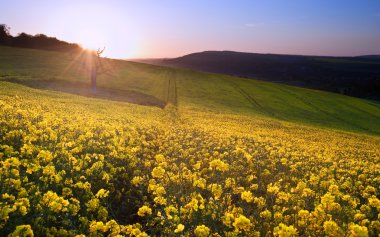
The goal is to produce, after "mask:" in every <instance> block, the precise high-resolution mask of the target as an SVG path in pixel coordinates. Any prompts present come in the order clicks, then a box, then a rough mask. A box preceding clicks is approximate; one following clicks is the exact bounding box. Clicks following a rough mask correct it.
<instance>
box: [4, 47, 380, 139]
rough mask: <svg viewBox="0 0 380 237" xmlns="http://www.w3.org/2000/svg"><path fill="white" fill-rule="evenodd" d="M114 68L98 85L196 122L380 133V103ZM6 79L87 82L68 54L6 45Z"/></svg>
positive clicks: (167, 71)
mask: <svg viewBox="0 0 380 237" xmlns="http://www.w3.org/2000/svg"><path fill="white" fill-rule="evenodd" d="M112 65H113V72H112V73H113V74H114V76H109V75H105V76H101V77H100V78H99V86H101V87H109V88H118V89H128V90H136V91H139V92H143V93H146V94H150V95H153V96H156V97H157V98H159V99H162V100H165V101H172V102H175V103H176V104H177V105H178V109H179V112H180V115H181V116H182V117H183V118H184V119H191V117H192V116H194V113H195V112H200V113H204V114H205V115H206V117H207V114H208V113H209V116H211V115H212V114H218V113H223V114H225V115H228V114H229V115H231V116H234V115H242V116H246V117H247V118H250V119H252V118H255V119H256V120H255V121H258V119H261V120H262V119H264V120H267V121H270V122H271V123H276V121H290V122H296V123H298V124H300V123H301V124H305V125H308V124H311V125H316V126H322V127H328V128H333V129H341V130H346V131H353V132H362V133H367V134H372V135H379V134H380V105H379V104H377V103H374V102H370V101H366V100H361V99H356V98H351V97H347V96H341V95H337V94H332V93H327V92H320V91H315V90H308V89H302V88H296V87H290V86H284V85H278V84H273V83H267V82H261V81H256V80H248V79H242V78H234V77H229V76H222V75H217V74H210V73H201V72H195V71H191V70H184V69H171V68H165V67H159V66H152V65H144V64H140V63H133V62H124V61H117V60H113V61H112ZM1 78H21V79H26V80H38V79H52V80H54V79H60V80H74V81H88V79H87V76H86V73H85V72H84V71H83V70H81V69H80V66H78V64H76V63H73V60H72V58H71V57H70V55H68V54H61V53H56V52H46V51H38V50H28V49H17V48H7V47H0V79H1ZM210 112H211V113H210ZM251 121H253V120H251Z"/></svg>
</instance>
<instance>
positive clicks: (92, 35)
mask: <svg viewBox="0 0 380 237" xmlns="http://www.w3.org/2000/svg"><path fill="white" fill-rule="evenodd" d="M78 41H79V43H80V44H81V45H82V47H83V48H85V49H90V50H96V49H99V48H103V47H106V46H107V45H106V44H107V42H106V38H105V36H104V34H102V33H101V32H100V31H99V30H96V29H85V30H82V31H81V32H80V34H79V39H78Z"/></svg>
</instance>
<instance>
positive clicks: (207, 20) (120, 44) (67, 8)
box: [0, 0, 380, 58]
mask: <svg viewBox="0 0 380 237" xmlns="http://www.w3.org/2000/svg"><path fill="white" fill-rule="evenodd" d="M0 23H2V24H7V25H8V26H10V27H11V33H12V34H13V35H17V34H18V33H20V32H26V33H29V34H37V33H43V34H46V35H49V36H54V37H57V38H59V39H61V40H65V41H68V42H75V43H79V44H82V45H83V46H84V47H86V48H92V49H96V48H103V47H104V46H105V47H106V51H105V54H106V56H108V57H113V58H154V57H177V56H181V55H184V54H187V53H192V52H199V51H204V50H234V51H244V52H258V53H281V54H307V55H340V56H352V55H363V54H380V30H379V29H380V28H379V26H380V1H373V0H361V1H356V0H332V1H319V0H310V1H303V0H293V1H276V0H266V1H259V0H251V1H244V0H235V1H228V0H218V1H217V0H209V1H204V0H192V1H176V0H161V1H157V0H139V1H122V0H108V1H106V0H104V1H101V0H92V1H91V0H82V1H74V0H65V1H48V0H40V1H27V0H13V1H7V2H3V3H2V4H1V8H0Z"/></svg>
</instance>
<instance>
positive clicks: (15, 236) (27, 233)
mask: <svg viewBox="0 0 380 237" xmlns="http://www.w3.org/2000/svg"><path fill="white" fill-rule="evenodd" d="M8 236H9V237H19V236H23V237H33V236H34V233H33V230H32V227H31V226H30V225H19V226H16V229H15V231H13V232H12V233H11V234H10V235H8Z"/></svg>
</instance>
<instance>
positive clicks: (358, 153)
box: [0, 47, 380, 237]
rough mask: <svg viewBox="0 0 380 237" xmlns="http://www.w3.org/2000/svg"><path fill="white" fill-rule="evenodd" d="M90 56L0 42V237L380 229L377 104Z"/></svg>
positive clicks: (366, 232) (363, 232)
mask: <svg viewBox="0 0 380 237" xmlns="http://www.w3.org/2000/svg"><path fill="white" fill-rule="evenodd" d="M104 60H105V61H104V63H105V64H106V63H108V64H109V65H110V66H112V68H113V70H112V72H111V73H112V75H103V76H101V77H99V80H98V82H99V83H98V85H99V88H98V89H99V91H101V90H100V89H102V88H103V89H104V88H108V89H112V90H113V91H117V92H122V93H125V94H126V95H136V96H138V97H139V99H140V100H142V101H143V100H144V99H147V100H148V99H151V97H152V96H153V97H155V98H157V100H160V101H163V102H164V103H165V104H166V106H165V107H164V108H161V107H159V106H147V105H140V104H135V103H129V102H126V101H114V100H112V97H109V98H108V99H103V98H100V97H99V98H96V97H95V98H94V96H91V95H89V96H82V95H78V94H77V93H74V94H73V93H68V92H70V90H71V89H72V91H77V89H78V88H74V87H75V86H77V85H81V86H83V84H84V85H86V84H87V85H88V86H90V85H89V84H90V83H89V79H88V76H87V75H86V72H85V71H83V70H82V69H81V66H80V64H79V63H77V62H76V61H75V60H73V57H72V56H71V55H69V54H63V53H55V52H48V51H38V50H30V49H18V48H7V47H0V233H1V234H0V236H78V237H79V236H80V237H83V236H115V237H116V236H139V237H143V236H197V237H207V236H378V235H379V234H380V221H379V215H380V200H379V199H380V195H379V193H380V189H379V187H380V178H379V177H380V146H379V144H380V137H379V136H378V135H380V105H379V104H378V103H376V102H371V101H366V100H362V99H357V98H352V97H347V96H341V95H338V94H332V93H327V92H321V91H316V90H308V89H302V88H297V87H291V86H284V85H279V84H273V83H267V82H262V81H258V80H248V79H242V78H235V77H228V76H222V75H217V74H209V73H201V72H196V71H191V70H183V69H174V68H165V67H159V66H152V65H145V64H141V63H135V62H127V61H120V60H109V59H104ZM49 81H59V82H60V83H61V84H56V85H66V84H67V85H69V86H71V87H72V88H71V87H69V86H67V88H69V89H67V88H66V90H65V91H59V87H54V88H52V89H47V88H39V87H36V86H34V85H39V86H41V82H42V83H48V82H49ZM62 82H65V83H66V82H71V83H66V84H64V83H62ZM73 82H75V83H73ZM70 88H71V89H70ZM80 89H83V88H82V87H81V88H80ZM133 92H138V93H137V94H134V93H133Z"/></svg>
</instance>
